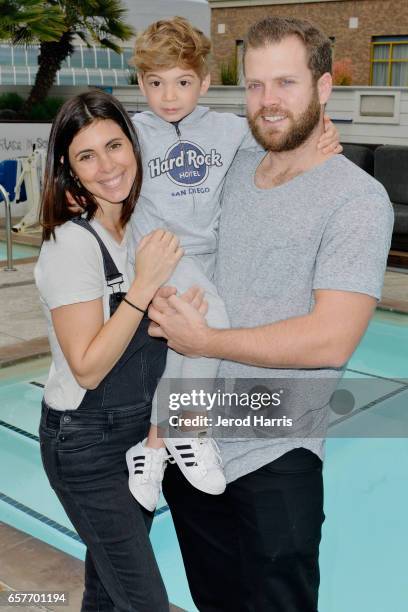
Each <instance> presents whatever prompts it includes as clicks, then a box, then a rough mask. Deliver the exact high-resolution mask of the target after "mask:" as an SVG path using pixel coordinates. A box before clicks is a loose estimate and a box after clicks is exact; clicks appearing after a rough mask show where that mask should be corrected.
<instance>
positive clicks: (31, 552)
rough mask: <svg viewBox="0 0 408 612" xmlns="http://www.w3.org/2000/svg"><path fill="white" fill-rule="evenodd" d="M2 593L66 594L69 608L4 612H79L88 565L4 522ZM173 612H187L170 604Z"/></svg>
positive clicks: (0, 526) (0, 527) (8, 611)
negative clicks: (45, 592)
mask: <svg viewBox="0 0 408 612" xmlns="http://www.w3.org/2000/svg"><path fill="white" fill-rule="evenodd" d="M0 542H1V548H0V567H1V570H0V592H2V591H16V592H18V591H25V592H33V591H47V592H51V593H53V592H58V591H60V592H61V591H64V592H65V593H66V594H67V597H68V605H66V606H62V607H61V606H57V607H54V606H52V605H51V604H48V605H45V606H41V605H37V606H25V607H24V608H23V607H20V606H15V605H13V606H5V607H3V606H1V610H2V611H4V612H13V611H15V610H25V611H26V612H27V611H30V612H31V611H32V612H48V611H54V610H55V611H58V610H60V611H61V610H62V611H65V612H78V610H80V609H81V600H82V592H83V583H84V564H83V562H82V561H79V560H78V559H75V558H74V557H71V556H70V555H67V554H65V553H63V552H61V551H60V550H57V549H56V548H53V547H52V546H49V545H48V544H45V543H44V542H41V541H40V540H37V539H36V538H33V537H31V536H29V535H27V534H26V533H23V532H22V531H18V530H17V529H14V528H13V527H10V526H9V525H5V524H4V523H0ZM170 612H185V611H184V610H182V609H181V608H178V607H177V606H173V605H170Z"/></svg>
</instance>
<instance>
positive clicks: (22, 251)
mask: <svg viewBox="0 0 408 612" xmlns="http://www.w3.org/2000/svg"><path fill="white" fill-rule="evenodd" d="M39 251H40V249H39V247H36V246H30V245H28V244H16V243H14V244H13V259H14V260H16V259H23V258H24V257H37V255H38V253H39ZM5 259H7V245H6V243H5V242H0V261H3V260H5Z"/></svg>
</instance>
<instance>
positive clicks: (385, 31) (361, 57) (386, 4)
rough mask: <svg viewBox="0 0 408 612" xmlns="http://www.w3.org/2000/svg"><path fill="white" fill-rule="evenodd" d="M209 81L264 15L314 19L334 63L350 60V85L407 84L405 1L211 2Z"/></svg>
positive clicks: (237, 58)
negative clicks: (329, 45)
mask: <svg viewBox="0 0 408 612" xmlns="http://www.w3.org/2000/svg"><path fill="white" fill-rule="evenodd" d="M209 4H210V7H211V38H212V42H213V49H214V51H213V64H212V79H213V82H214V83H220V82H221V70H222V67H223V66H227V65H231V64H234V62H237V63H238V67H239V65H240V62H241V57H242V45H243V39H244V38H245V32H246V30H247V28H248V26H249V25H250V24H251V23H254V22H255V21H258V20H259V19H262V18H264V17H266V16H285V17H297V18H300V19H307V20H308V21H312V22H313V23H315V24H316V25H317V26H318V27H319V28H321V29H322V30H323V31H324V32H325V33H326V34H327V36H329V37H330V38H331V40H332V41H333V53H334V61H337V60H343V59H346V58H350V59H351V60H352V65H353V81H352V83H353V85H378V86H384V85H386V86H387V85H394V86H402V87H408V0H303V1H302V0H235V1H233V0H209Z"/></svg>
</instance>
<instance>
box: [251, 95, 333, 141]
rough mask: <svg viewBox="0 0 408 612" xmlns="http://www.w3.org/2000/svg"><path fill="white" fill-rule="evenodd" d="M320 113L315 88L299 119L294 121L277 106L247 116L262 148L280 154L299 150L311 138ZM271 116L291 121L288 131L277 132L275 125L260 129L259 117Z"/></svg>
mask: <svg viewBox="0 0 408 612" xmlns="http://www.w3.org/2000/svg"><path fill="white" fill-rule="evenodd" d="M320 112H321V108H320V102H319V97H318V93H317V89H316V88H315V89H314V91H313V96H312V99H311V100H310V102H309V105H308V107H307V108H306V110H305V111H304V112H303V113H302V114H301V115H300V116H299V117H298V118H297V119H294V118H293V114H292V113H290V112H289V111H283V110H281V109H280V108H279V107H277V106H276V107H269V108H268V107H264V108H261V109H260V110H259V111H258V112H257V113H255V115H253V116H252V117H250V116H249V115H247V118H248V123H249V127H250V128H251V132H252V135H253V137H254V138H255V140H256V141H257V142H258V143H259V144H260V145H261V147H263V148H264V149H265V150H266V151H273V152H275V153H280V152H282V151H293V149H297V148H298V147H300V145H301V144H303V143H304V142H305V141H306V140H307V139H308V138H309V136H310V134H311V133H312V132H313V130H314V129H315V127H316V126H317V125H318V123H319V120H320ZM271 115H278V116H280V115H282V116H284V117H285V119H288V120H289V121H290V125H289V127H288V129H287V130H286V131H283V132H281V131H280V130H279V129H278V130H275V129H274V127H273V123H271V127H270V128H260V127H259V125H258V124H257V119H258V117H260V116H265V117H268V116H271Z"/></svg>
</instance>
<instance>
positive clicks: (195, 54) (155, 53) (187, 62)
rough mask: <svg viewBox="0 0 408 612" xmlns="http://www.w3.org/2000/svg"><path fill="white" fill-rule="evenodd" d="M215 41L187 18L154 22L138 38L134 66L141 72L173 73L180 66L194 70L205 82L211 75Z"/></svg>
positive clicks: (133, 59) (133, 60) (132, 61)
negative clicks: (209, 58)
mask: <svg viewBox="0 0 408 612" xmlns="http://www.w3.org/2000/svg"><path fill="white" fill-rule="evenodd" d="M210 51H211V41H210V40H209V39H208V38H207V36H205V34H203V32H201V30H199V29H198V28H196V27H194V26H193V25H192V24H191V23H190V22H189V21H187V19H184V17H173V18H172V19H162V20H160V21H156V22H155V23H152V24H151V25H150V26H149V27H148V28H147V29H146V30H145V31H144V32H142V33H141V34H139V36H138V37H137V38H136V43H135V53H134V56H133V58H132V60H131V63H132V64H133V65H134V66H136V68H137V70H138V72H141V73H146V72H152V71H154V70H171V69H172V68H175V67H177V66H179V67H180V68H186V69H191V70H194V72H195V73H196V74H197V75H198V77H199V78H200V79H201V80H203V79H204V77H206V76H207V74H208V73H209V67H208V55H209V54H210Z"/></svg>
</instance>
